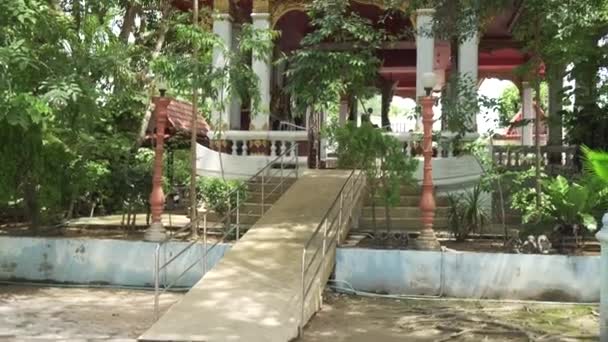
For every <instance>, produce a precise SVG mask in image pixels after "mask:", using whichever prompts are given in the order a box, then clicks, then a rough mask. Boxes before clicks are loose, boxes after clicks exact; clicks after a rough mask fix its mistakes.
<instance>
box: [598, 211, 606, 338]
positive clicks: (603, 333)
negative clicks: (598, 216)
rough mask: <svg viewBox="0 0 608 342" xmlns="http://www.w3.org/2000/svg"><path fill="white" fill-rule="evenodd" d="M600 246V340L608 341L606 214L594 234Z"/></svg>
mask: <svg viewBox="0 0 608 342" xmlns="http://www.w3.org/2000/svg"><path fill="white" fill-rule="evenodd" d="M595 237H596V238H597V239H598V240H599V241H600V244H601V246H602V249H601V257H600V258H601V259H600V274H599V276H600V341H601V342H608V214H605V215H604V217H603V218H602V229H601V230H600V231H599V232H598V233H597V234H596V235H595Z"/></svg>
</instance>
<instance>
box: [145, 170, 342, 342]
mask: <svg viewBox="0 0 608 342" xmlns="http://www.w3.org/2000/svg"><path fill="white" fill-rule="evenodd" d="M348 175H349V172H348V171H339V170H332V171H307V172H306V173H305V174H304V175H303V176H302V177H301V178H300V179H299V180H298V181H297V182H296V183H295V184H294V185H292V186H291V188H290V189H289V190H287V192H286V193H285V194H284V195H283V197H281V198H280V199H279V200H278V201H277V202H276V203H275V204H274V205H273V206H272V208H271V209H270V210H269V211H268V212H267V213H266V214H265V215H264V216H263V217H262V218H261V219H260V220H259V221H258V222H257V223H256V224H255V225H254V226H253V227H252V228H251V229H250V230H249V232H248V233H247V234H246V235H245V236H244V237H243V238H242V239H241V240H240V241H239V242H238V243H237V244H236V245H235V246H234V247H232V249H231V250H230V251H229V252H228V253H227V254H226V255H225V256H224V258H223V259H222V260H221V261H220V262H219V263H218V264H217V265H216V266H215V267H214V268H213V269H212V270H211V271H210V272H209V273H207V275H206V276H205V277H204V278H203V279H202V280H201V281H200V282H199V283H198V284H197V285H195V286H194V287H193V288H192V289H191V290H190V292H188V293H187V294H186V295H185V296H184V298H183V299H182V300H181V301H180V302H179V303H177V304H175V305H174V306H173V307H171V308H170V309H169V311H168V312H167V313H166V314H165V315H164V316H162V317H161V318H160V319H159V320H158V321H157V322H156V323H155V324H154V325H153V326H152V327H151V328H150V329H149V330H148V331H147V332H146V333H144V334H143V335H142V336H141V337H140V340H144V341H208V342H215V341H242V342H275V341H276V342H286V341H289V340H291V339H293V338H295V337H296V336H297V332H298V324H299V321H300V312H301V311H300V310H301V306H300V296H301V294H300V293H301V286H300V281H301V279H300V278H301V273H300V272H301V271H300V269H301V257H302V248H303V245H304V244H305V243H306V241H307V240H308V238H309V237H310V235H311V234H312V232H313V231H314V230H315V229H316V227H317V226H318V225H319V223H320V222H321V220H322V219H323V216H324V215H325V213H326V212H327V210H328V208H329V206H330V205H331V204H332V202H333V201H334V199H335V198H336V196H337V195H338V193H339V191H340V189H341V187H342V186H343V185H344V183H345V181H346V179H347V178H348ZM325 280H326V279H325Z"/></svg>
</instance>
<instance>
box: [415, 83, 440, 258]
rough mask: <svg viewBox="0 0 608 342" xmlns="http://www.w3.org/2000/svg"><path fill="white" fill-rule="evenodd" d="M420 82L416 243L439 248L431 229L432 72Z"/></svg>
mask: <svg viewBox="0 0 608 342" xmlns="http://www.w3.org/2000/svg"><path fill="white" fill-rule="evenodd" d="M422 83H423V85H424V89H425V90H426V96H421V97H420V105H421V106H422V125H423V129H424V138H423V142H422V149H423V151H422V153H423V155H424V174H423V180H422V197H421V199H420V212H421V221H422V230H421V231H420V235H419V236H418V239H416V242H417V245H418V247H419V248H420V249H425V250H439V249H440V248H441V246H440V244H439V241H437V237H436V236H435V232H434V231H433V221H434V219H435V208H436V205H435V195H434V192H435V190H434V188H433V164H432V159H433V105H434V104H435V99H434V98H433V96H432V95H431V91H432V89H433V87H434V86H435V83H436V77H435V74H434V73H432V72H431V73H425V74H424V75H423V76H422Z"/></svg>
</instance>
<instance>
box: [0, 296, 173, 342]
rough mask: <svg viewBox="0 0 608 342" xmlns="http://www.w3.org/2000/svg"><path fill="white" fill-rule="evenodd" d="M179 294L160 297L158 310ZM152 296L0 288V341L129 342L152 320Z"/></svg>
mask: <svg viewBox="0 0 608 342" xmlns="http://www.w3.org/2000/svg"><path fill="white" fill-rule="evenodd" d="M181 296H182V295H181V294H175V293H167V294H163V295H161V296H160V308H161V312H165V311H166V310H167V309H168V308H169V306H170V305H172V304H173V303H175V302H176V301H178V300H179V299H180V298H181ZM153 298H154V297H153V292H150V291H133V290H114V289H75V288H53V287H23V286H19V287H17V286H4V285H0V341H32V340H47V341H48V340H52V341H58V340H59V341H61V340H69V341H92V340H93V341H104V340H108V341H110V340H111V341H131V340H134V339H136V338H137V337H138V336H139V335H140V334H142V333H143V332H144V331H145V330H146V329H147V328H148V327H149V326H151V325H152V323H153V321H154V311H153V308H154V306H153Z"/></svg>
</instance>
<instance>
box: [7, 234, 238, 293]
mask: <svg viewBox="0 0 608 342" xmlns="http://www.w3.org/2000/svg"><path fill="white" fill-rule="evenodd" d="M186 245H187V243H183V242H171V243H168V244H166V245H165V247H163V249H161V251H162V252H161V264H162V263H164V260H168V259H169V258H171V257H172V256H173V255H175V254H176V253H178V252H179V251H181V250H182V249H183V248H184V247H185V246H186ZM229 247H230V246H229V245H225V244H220V245H218V246H216V247H215V248H214V249H213V250H212V251H211V252H210V253H209V255H208V265H209V268H211V267H213V266H214V265H215V264H216V263H217V262H218V261H219V260H220V259H221V258H222V256H223V255H224V253H225V252H226V251H227V250H228V249H229ZM155 249H156V244H155V243H150V242H143V241H123V240H96V239H63V238H57V239H54V238H30V237H0V280H21V281H48V282H60V283H74V284H107V285H120V286H152V284H153V265H154V251H155ZM202 251H203V246H202V244H201V245H196V246H194V247H193V248H191V249H190V250H188V251H187V252H185V253H184V254H183V255H182V256H180V257H179V258H178V259H176V261H175V262H173V263H172V264H171V265H170V266H169V267H168V269H167V271H166V272H164V273H161V280H164V281H166V282H172V281H173V280H175V279H176V277H177V276H178V275H179V274H180V273H181V272H183V270H185V269H186V268H187V267H188V266H190V265H191V264H192V263H193V262H195V261H196V260H197V258H200V257H202V255H203V254H202ZM202 273H203V272H202V263H201V264H200V265H197V266H195V267H193V268H192V270H190V271H189V272H188V273H187V274H186V275H184V277H183V278H182V279H181V280H180V281H179V282H178V283H177V285H176V286H179V287H190V286H192V285H194V284H195V283H196V282H197V281H198V280H199V279H200V278H201V276H202Z"/></svg>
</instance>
